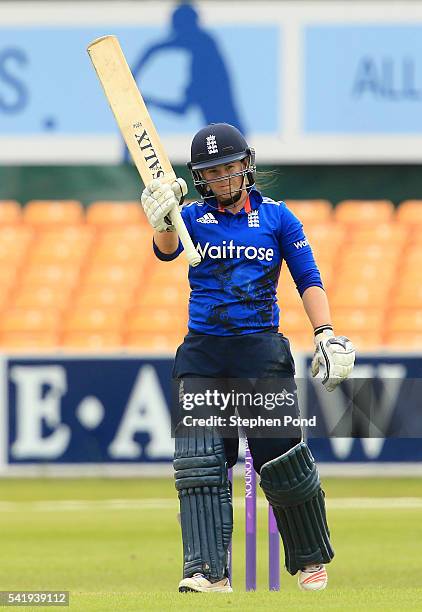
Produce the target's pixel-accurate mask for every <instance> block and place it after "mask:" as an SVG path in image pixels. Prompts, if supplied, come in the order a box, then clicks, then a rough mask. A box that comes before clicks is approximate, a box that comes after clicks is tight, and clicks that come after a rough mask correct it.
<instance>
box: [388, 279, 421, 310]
mask: <svg viewBox="0 0 422 612" xmlns="http://www.w3.org/2000/svg"><path fill="white" fill-rule="evenodd" d="M406 280H407V279H405V281H404V282H403V281H399V283H398V284H397V287H395V290H394V291H393V294H392V299H391V306H392V307H393V308H421V309H422V285H420V284H418V283H417V282H416V283H415V282H413V280H412V281H411V282H406Z"/></svg>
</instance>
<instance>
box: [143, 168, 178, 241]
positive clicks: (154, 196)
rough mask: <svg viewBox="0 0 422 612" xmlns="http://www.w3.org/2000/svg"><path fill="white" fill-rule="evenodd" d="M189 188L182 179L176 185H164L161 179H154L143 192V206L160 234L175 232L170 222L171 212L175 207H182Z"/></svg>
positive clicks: (150, 221) (175, 182)
mask: <svg viewBox="0 0 422 612" xmlns="http://www.w3.org/2000/svg"><path fill="white" fill-rule="evenodd" d="M187 192H188V186H187V185H186V182H185V181H184V180H183V179H182V178H179V179H176V180H175V181H174V183H172V184H171V185H169V184H168V183H162V182H161V181H160V179H154V180H153V181H152V182H151V183H149V184H148V185H147V186H146V187H145V189H144V190H143V192H142V195H141V204H142V207H143V209H144V211H145V214H146V216H147V219H148V221H149V223H150V224H151V225H152V227H153V228H154V229H155V230H157V231H158V232H174V231H175V228H174V226H173V225H172V223H171V220H170V215H169V213H170V211H171V210H172V209H173V208H174V207H175V206H181V205H182V204H183V200H184V197H185V195H186V194H187Z"/></svg>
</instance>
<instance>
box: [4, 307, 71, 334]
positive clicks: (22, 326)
mask: <svg viewBox="0 0 422 612" xmlns="http://www.w3.org/2000/svg"><path fill="white" fill-rule="evenodd" d="M60 322H61V313H60V311H59V310H58V309H57V308H8V309H6V310H5V311H4V312H3V313H2V316H1V317H0V333H6V332H8V333H9V332H21V333H22V332H57V331H58V329H59V326H60Z"/></svg>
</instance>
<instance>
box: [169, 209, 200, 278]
mask: <svg viewBox="0 0 422 612" xmlns="http://www.w3.org/2000/svg"><path fill="white" fill-rule="evenodd" d="M170 219H171V222H172V224H173V225H174V227H175V228H176V232H177V233H178V235H179V238H180V241H181V243H182V244H183V248H184V249H185V253H186V257H187V260H188V262H189V265H190V266H192V267H193V268H194V267H195V266H197V265H198V264H200V263H201V256H200V254H199V253H198V251H197V250H196V249H195V246H194V244H193V242H192V239H191V237H190V235H189V232H188V230H187V229H186V225H185V224H184V222H183V219H182V215H181V214H180V211H179V207H178V206H175V207H174V208H173V209H172V210H171V211H170Z"/></svg>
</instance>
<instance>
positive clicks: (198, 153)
mask: <svg viewBox="0 0 422 612" xmlns="http://www.w3.org/2000/svg"><path fill="white" fill-rule="evenodd" d="M246 158H248V164H247V166H246V168H245V169H244V170H242V171H241V172H240V173H236V174H231V175H229V177H234V176H239V175H243V176H245V177H246V180H247V183H246V188H248V187H252V186H253V185H254V184H255V171H256V166H255V151H254V149H252V148H251V147H249V145H248V143H247V142H246V140H245V137H244V136H243V134H241V133H240V132H239V130H238V129H237V128H236V127H234V126H233V125H229V124H228V123H211V124H210V125H207V126H205V127H204V128H202V129H201V130H199V132H198V133H197V134H195V136H194V138H193V140H192V146H191V160H190V162H189V163H188V164H187V166H188V168H189V170H190V171H191V174H192V178H193V183H194V185H195V187H196V189H197V191H198V192H199V193H200V195H201V196H202V197H203V198H209V197H212V196H213V193H212V191H211V189H210V183H211V182H212V181H205V180H204V179H203V178H202V175H201V170H205V169H206V168H212V167H213V166H218V165H219V164H228V163H229V162H233V161H239V160H241V159H246Z"/></svg>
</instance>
